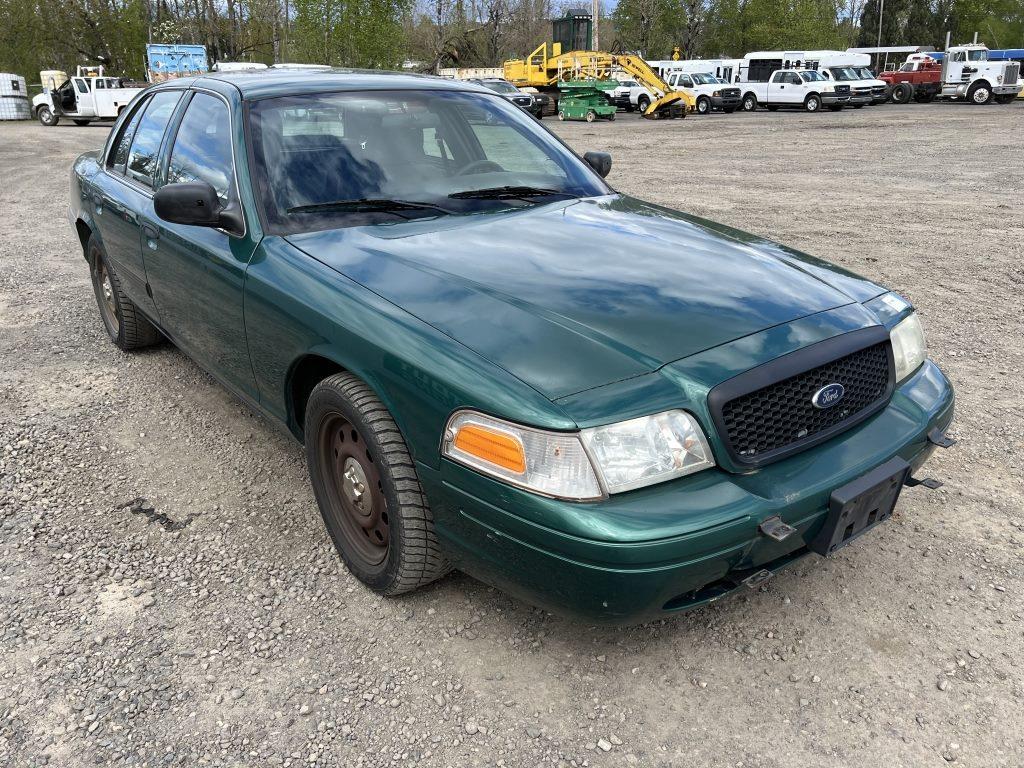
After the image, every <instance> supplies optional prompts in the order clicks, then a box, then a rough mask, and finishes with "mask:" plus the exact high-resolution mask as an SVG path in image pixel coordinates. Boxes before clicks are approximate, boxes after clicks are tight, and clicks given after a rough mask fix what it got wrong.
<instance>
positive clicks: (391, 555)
mask: <svg viewBox="0 0 1024 768" xmlns="http://www.w3.org/2000/svg"><path fill="white" fill-rule="evenodd" d="M305 435H306V458H307V461H308V463H309V477H310V481H311V482H312V484H313V492H314V494H315V495H316V500H317V504H318V505H319V506H320V512H321V514H322V515H323V518H324V524H325V525H326V527H327V532H328V533H329V534H330V536H331V539H332V540H333V541H334V545H335V547H336V548H337V550H338V553H339V554H340V555H341V558H342V560H343V561H344V562H345V565H346V566H347V567H348V569H349V571H351V572H352V575H354V576H355V577H356V578H357V579H359V580H360V581H361V582H363V583H364V584H366V585H367V586H368V587H370V589H372V590H374V591H375V592H378V593H380V594H382V595H398V594H401V593H403V592H409V591H410V590H413V589H416V588H417V587H420V586H422V585H424V584H428V583H430V582H431V581H434V580H435V579H438V578H440V577H441V576H443V575H444V574H446V573H447V572H448V571H449V570H451V567H450V566H449V565H448V561H447V560H446V559H445V557H444V555H443V554H442V553H441V548H440V545H439V544H438V541H437V536H436V534H435V532H434V518H433V516H432V514H431V512H430V507H429V506H428V504H427V499H426V496H425V495H424V493H423V489H422V487H421V486H420V482H419V478H418V477H417V475H416V466H415V464H414V462H413V460H412V457H411V456H410V455H409V449H408V447H407V446H406V444H405V440H404V439H403V438H402V434H401V432H399V430H398V426H397V425H396V424H395V421H394V419H393V418H392V417H391V414H390V413H389V412H388V410H387V408H386V407H385V406H384V404H383V403H382V402H381V401H380V400H379V399H378V398H377V395H376V394H375V393H374V392H373V390H371V389H370V388H369V387H368V386H367V385H366V384H364V383H363V382H362V381H361V380H359V379H358V378H356V377H355V376H353V375H352V374H350V373H338V374H335V375H334V376H330V377H328V378H326V379H324V380H323V381H321V382H320V383H319V384H317V385H316V387H315V388H314V389H313V392H312V394H311V395H310V396H309V402H308V403H307V405H306V417H305Z"/></svg>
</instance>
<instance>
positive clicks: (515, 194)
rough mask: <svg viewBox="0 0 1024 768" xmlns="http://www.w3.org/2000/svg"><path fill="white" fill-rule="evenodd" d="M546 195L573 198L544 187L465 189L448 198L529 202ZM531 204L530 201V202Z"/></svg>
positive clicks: (567, 193) (558, 190) (565, 193)
mask: <svg viewBox="0 0 1024 768" xmlns="http://www.w3.org/2000/svg"><path fill="white" fill-rule="evenodd" d="M548 195H562V196H563V197H575V195H573V194H572V193H570V192H563V191H562V190H560V189H545V188H544V187H516V186H505V187H488V188H486V189H467V190H465V191H464V192H452V193H451V194H450V195H448V197H450V198H452V199H453V200H529V199H530V198H531V197H546V196H548ZM531 202H532V201H531Z"/></svg>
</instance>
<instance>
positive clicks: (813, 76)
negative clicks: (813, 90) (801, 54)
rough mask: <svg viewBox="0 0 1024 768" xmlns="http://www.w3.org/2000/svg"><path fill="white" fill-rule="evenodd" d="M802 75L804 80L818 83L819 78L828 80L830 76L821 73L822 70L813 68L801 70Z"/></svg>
mask: <svg viewBox="0 0 1024 768" xmlns="http://www.w3.org/2000/svg"><path fill="white" fill-rule="evenodd" d="M800 77H802V78H803V79H804V81H805V82H808V83H816V82H818V81H819V80H828V78H827V77H825V76H824V75H823V74H821V72H818V71H816V70H813V69H810V70H807V71H806V72H801V73H800Z"/></svg>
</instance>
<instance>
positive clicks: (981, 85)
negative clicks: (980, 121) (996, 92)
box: [967, 80, 992, 106]
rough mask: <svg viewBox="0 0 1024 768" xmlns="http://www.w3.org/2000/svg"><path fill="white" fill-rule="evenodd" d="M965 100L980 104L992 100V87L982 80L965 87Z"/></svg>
mask: <svg viewBox="0 0 1024 768" xmlns="http://www.w3.org/2000/svg"><path fill="white" fill-rule="evenodd" d="M967 101H969V102H970V103H971V104H977V105H978V106H982V105H983V104H988V103H989V102H990V101H992V88H991V87H990V86H989V84H988V83H986V82H985V81H984V80H980V81H978V82H977V83H975V84H974V85H972V86H971V87H970V88H968V89H967Z"/></svg>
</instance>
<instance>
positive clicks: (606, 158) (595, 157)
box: [583, 152, 612, 179]
mask: <svg viewBox="0 0 1024 768" xmlns="http://www.w3.org/2000/svg"><path fill="white" fill-rule="evenodd" d="M583 160H584V162H586V164H587V165H589V166H590V167H591V168H593V169H594V170H595V171H597V175H598V176H600V177H601V178H602V179H603V178H604V177H605V176H607V175H608V173H609V171H611V169H612V156H611V155H609V154H608V153H607V152H587V153H586V154H585V155H583Z"/></svg>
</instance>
